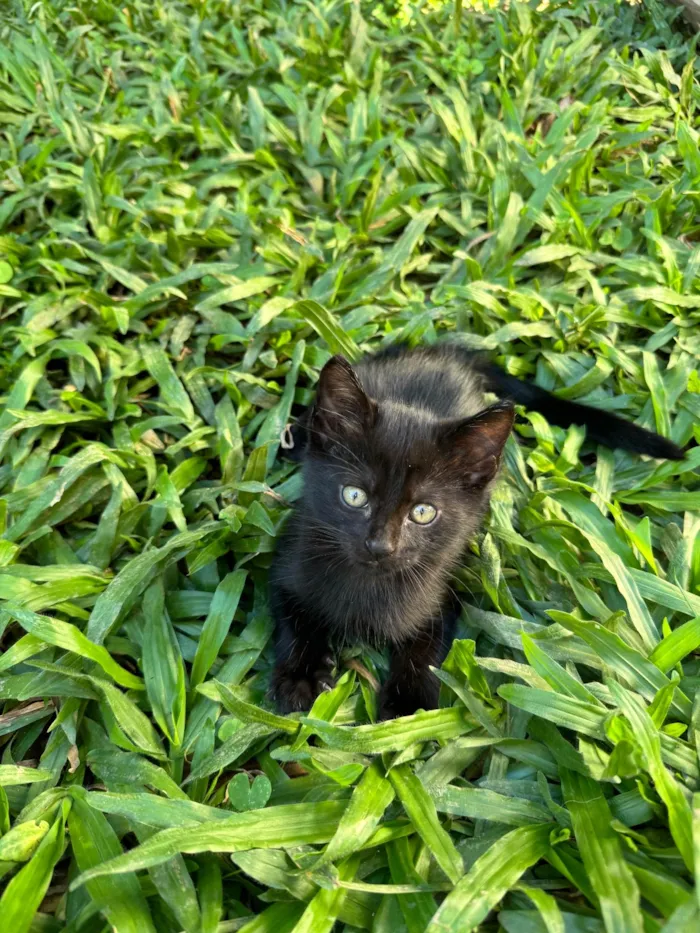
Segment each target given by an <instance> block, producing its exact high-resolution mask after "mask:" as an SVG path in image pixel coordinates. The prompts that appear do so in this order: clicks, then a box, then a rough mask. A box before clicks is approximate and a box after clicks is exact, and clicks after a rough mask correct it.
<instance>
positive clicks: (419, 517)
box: [411, 502, 437, 525]
mask: <svg viewBox="0 0 700 933" xmlns="http://www.w3.org/2000/svg"><path fill="white" fill-rule="evenodd" d="M436 515H437V509H436V508H435V506H434V505H428V503H427V502H419V503H418V505H414V506H413V508H412V509H411V520H412V521H414V522H415V523H416V524H417V525H429V524H430V523H431V522H432V521H434V520H435V516H436Z"/></svg>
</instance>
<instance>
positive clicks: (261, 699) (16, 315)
mask: <svg viewBox="0 0 700 933" xmlns="http://www.w3.org/2000/svg"><path fill="white" fill-rule="evenodd" d="M537 6H538V4H537V3H536V2H533V3H530V4H516V3H512V4H511V5H510V7H509V9H507V10H501V11H498V10H491V11H490V12H488V13H484V14H478V13H475V12H473V11H472V10H470V9H468V5H467V4H465V9H464V10H463V11H462V14H461V22H460V23H459V24H458V21H457V20H458V18H457V16H456V15H455V9H454V7H453V5H452V4H445V5H442V4H440V3H431V4H428V5H426V6H425V8H424V13H423V14H421V13H417V12H415V13H413V14H412V13H411V9H410V7H409V6H408V5H405V4H402V5H401V8H400V10H398V11H397V9H395V8H394V9H392V8H390V7H389V6H386V7H380V5H379V4H378V3H370V4H351V3H347V4H343V3H340V2H335V3H332V2H330V3H319V4H316V5H314V4H313V3H292V2H288V3H284V2H272V0H269V2H264V0H258V2H256V3H247V2H242V3H233V2H223V0H201V2H184V0H167V2H166V0H161V2H158V0H156V2H148V3H146V2H142V0H138V2H126V3H115V4H112V3H110V2H109V0H96V2H88V0H76V2H70V3H69V2H62V0H53V2H51V0H47V2H45V3H40V4H35V3H31V2H29V0H9V2H8V3H6V4H5V6H4V7H3V12H2V14H0V16H1V17H2V20H1V25H0V125H1V126H0V128H1V130H2V133H1V135H0V168H1V169H2V172H1V177H0V190H1V191H2V200H1V202H0V283H2V284H0V352H1V354H2V366H1V371H0V392H1V393H2V402H3V403H4V408H3V411H2V414H1V415H0V448H1V451H2V461H1V465H0V484H1V493H2V498H1V499H0V507H1V508H0V516H1V520H2V530H3V534H2V538H1V539H0V564H1V567H0V599H2V611H1V612H0V635H1V637H2V648H3V651H4V653H3V654H2V655H0V672H1V676H0V701H1V704H2V705H1V706H0V753H1V755H2V760H1V764H0V877H1V878H2V882H1V884H0V887H2V889H3V893H2V894H1V896H0V927H1V928H2V930H3V931H7V933H25V931H28V930H31V931H37V933H39V931H40V933H53V931H58V930H66V931H70V933H79V931H80V933H103V931H106V930H115V931H117V933H149V931H157V933H179V931H183V930H184V931H186V933H215V931H218V933H225V931H233V930H244V931H246V933H267V931H270V933H285V931H292V930H293V931H295V933H303V931H306V933H324V931H330V930H331V928H333V926H334V924H335V923H337V929H338V930H344V931H346V933H356V931H359V930H371V931H375V933H401V931H408V933H424V931H428V933H447V931H452V933H458V931H459V933H461V931H466V930H469V929H471V928H478V929H480V930H484V931H487V930H489V931H505V933H563V931H566V933H599V931H608V933H641V931H642V930H644V931H647V933H655V931H661V930H663V931H665V933H681V931H691V930H694V929H698V928H700V912H699V909H698V900H697V895H696V893H694V884H693V879H694V878H697V876H698V874H699V873H700V797H695V798H693V793H694V792H695V791H696V790H697V789H698V786H699V782H700V769H699V761H698V743H699V741H700V701H697V697H698V696H700V693H699V692H698V686H699V685H700V669H699V666H698V659H697V655H696V652H697V650H698V648H699V647H700V595H698V584H699V583H700V543H699V540H698V530H699V529H700V517H699V513H700V483H699V482H698V475H697V468H698V466H699V465H700V448H699V447H697V446H693V434H694V432H695V439H696V440H697V439H698V433H697V432H698V429H697V427H695V425H696V423H697V422H698V420H699V419H700V377H699V376H698V368H699V367H698V357H699V356H700V332H699V331H698V317H699V314H700V289H699V288H698V285H699V283H700V247H698V246H696V241H697V240H698V236H699V234H700V222H699V221H698V216H699V215H700V156H699V155H698V128H700V121H699V120H698V115H697V108H698V104H699V103H700V88H699V86H698V83H697V80H696V65H695V59H694V51H693V49H694V40H693V41H691V40H690V38H689V36H687V35H686V34H685V33H684V31H683V27H682V26H681V25H679V24H678V23H671V22H670V20H672V19H674V18H677V11H676V10H673V12H672V13H669V12H668V11H667V10H666V9H665V8H664V7H663V6H662V5H660V4H658V3H652V2H649V3H647V4H645V5H644V7H630V6H627V5H618V4H617V3H614V2H603V0H600V2H582V0H575V2H572V3H557V2H555V3H550V4H548V5H547V6H546V8H545V9H542V10H541V11H538V10H537ZM543 6H544V5H543ZM454 333H458V334H464V335H469V338H470V340H471V341H472V343H473V344H474V345H477V346H481V347H484V348H486V349H489V350H491V351H493V353H494V355H495V356H496V357H498V359H499V360H500V361H501V362H502V363H503V364H504V365H505V366H507V368H508V369H509V370H510V371H511V372H513V373H515V374H518V375H522V376H529V377H533V378H537V380H538V382H539V383H540V384H541V385H543V386H545V387H547V388H551V389H554V390H556V391H558V392H559V393H560V394H561V395H562V396H564V397H566V398H571V399H577V400H582V401H588V402H590V403H591V404H593V405H596V406H599V407H601V408H606V409H610V410H615V411H618V412H620V413H621V414H623V415H625V416H626V417H628V418H631V419H634V420H637V421H638V422H639V423H641V424H644V425H646V426H647V427H652V428H656V429H657V430H659V431H661V432H662V433H664V434H669V435H670V436H672V437H673V438H674V439H675V440H676V441H677V442H678V443H681V444H684V445H685V444H690V447H689V454H688V457H687V460H686V461H685V462H684V463H681V464H662V463H656V462H651V461H643V460H640V459H635V458H634V457H631V456H626V455H622V454H612V453H610V452H608V451H604V450H602V449H600V450H597V451H596V450H594V449H593V448H592V447H591V446H590V445H589V444H587V443H586V442H585V439H584V437H583V433H582V432H581V431H580V430H578V429H577V428H572V429H571V430H569V431H568V432H566V431H563V430H560V429H557V428H551V427H549V426H548V425H547V424H546V422H545V421H544V420H543V419H542V418H540V417H537V416H535V415H532V414H528V413H527V412H523V413H522V415H521V417H520V418H519V421H518V426H517V432H516V436H515V437H514V438H513V439H512V440H511V441H510V442H509V447H508V453H507V468H506V470H505V473H504V477H503V480H502V482H501V485H500V487H499V490H498V493H497V495H496V497H495V499H494V503H493V507H492V510H491V514H490V517H489V519H488V521H487V524H486V527H485V529H484V532H483V534H482V535H481V536H480V538H479V540H478V541H476V542H475V544H474V547H473V553H472V554H470V555H469V556H468V558H467V559H466V560H465V563H464V568H463V570H462V571H461V572H460V573H459V575H458V579H457V581H456V583H455V586H456V587H457V588H458V589H459V591H460V592H461V593H462V596H463V602H464V607H465V608H464V615H463V619H462V627H461V631H460V640H459V641H457V642H456V644H455V647H454V649H453V651H452V653H451V655H450V657H449V659H448V661H447V662H446V664H445V666H444V670H443V673H442V677H443V682H444V686H443V688H442V689H443V696H442V707H443V708H442V709H441V710H438V711H431V712H427V713H426V712H423V713H418V714H416V715H415V716H413V717H409V718H407V719H404V720H400V721H396V722H393V723H385V724H381V725H373V724H372V720H373V717H374V713H375V709H376V694H375V691H374V685H375V683H376V678H377V677H379V678H381V676H382V674H383V672H384V664H385V662H384V659H383V657H382V656H381V655H379V654H376V653H372V652H363V651H361V650H360V649H357V650H356V651H355V652H354V653H348V654H346V655H345V656H344V657H343V659H342V661H341V664H340V672H339V673H340V675H341V676H340V679H339V681H338V686H337V688H336V689H335V690H334V691H333V692H331V693H329V694H327V695H324V696H322V697H321V698H319V700H318V701H317V703H316V704H315V706H314V708H313V710H312V711H311V713H310V714H309V716H308V717H301V718H300V717H286V718H284V717H280V716H278V715H277V714H275V713H274V712H273V711H272V709H271V707H270V705H269V703H268V702H267V700H266V691H267V687H268V682H269V674H270V668H271V664H272V652H271V640H270V636H271V620H270V617H269V613H268V610H267V604H266V596H265V593H266V577H267V567H268V565H269V560H270V553H271V552H272V550H273V548H274V545H275V535H276V532H277V530H278V529H279V527H280V524H281V522H282V521H283V520H284V517H285V514H286V513H287V510H288V507H289V503H290V502H292V501H293V500H294V498H295V496H296V495H297V494H298V489H299V481H298V476H297V474H296V472H295V470H294V468H292V467H291V465H289V464H285V463H284V462H283V461H281V460H279V459H278V458H277V452H278V437H279V432H280V430H281V429H282V427H283V426H284V424H285V423H286V422H287V420H288V418H289V416H290V412H292V411H295V410H297V408H298V407H299V406H301V405H303V404H304V403H306V402H308V400H309V398H310V397H311V393H312V389H313V385H314V381H315V379H316V377H317V374H318V371H319V368H320V367H321V366H322V364H323V363H324V361H325V360H326V359H327V358H328V356H329V353H330V352H332V351H336V350H338V349H340V350H342V351H343V352H345V353H346V354H347V355H349V356H351V357H353V356H355V355H357V354H359V353H361V352H363V351H365V350H368V349H371V348H374V347H377V346H379V345H381V344H383V343H385V342H386V341H394V340H399V339H401V340H409V341H411V342H412V343H420V342H430V341H433V340H435V339H437V338H439V337H440V336H442V335H447V334H454Z"/></svg>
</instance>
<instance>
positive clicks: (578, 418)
mask: <svg viewBox="0 0 700 933" xmlns="http://www.w3.org/2000/svg"><path fill="white" fill-rule="evenodd" d="M487 391H492V392H495V393H496V394H497V395H501V396H507V397H509V398H510V399H512V400H514V401H516V402H521V403H523V404H525V405H527V406H528V407H530V408H532V409H534V410H536V411H540V412H542V414H544V415H545V416H546V417H547V418H549V420H550V421H551V422H553V423H554V424H557V425H561V426H568V425H569V424H571V423H579V424H583V425H585V426H586V429H587V431H588V434H589V436H590V437H592V438H593V439H594V440H596V441H598V442H600V443H602V444H606V445H607V446H609V447H618V448H624V449H626V450H632V451H635V452H636V453H644V454H648V455H650V456H653V457H660V458H670V459H677V458H681V457H682V456H683V453H682V451H681V450H680V449H679V448H678V447H677V446H676V445H675V444H673V443H672V442H671V441H669V440H667V439H666V438H663V437H660V436H659V435H657V434H653V433H651V432H650V431H645V430H644V429H643V428H640V427H637V426H636V425H633V424H630V423H629V422H627V421H623V420H622V419H621V418H618V417H616V416H615V415H611V414H607V413H606V412H602V411H598V410H596V409H593V408H588V407H587V406H585V405H578V404H575V403H572V402H567V401H563V400H561V399H557V398H555V397H554V396H552V395H550V394H549V393H548V392H545V391H544V390H542V389H539V388H538V387H536V386H533V385H530V384H527V383H523V382H520V380H518V379H515V378H513V377H511V376H508V375H507V374H506V373H504V372H503V371H502V370H499V369H498V368H497V367H495V366H493V365H492V364H490V363H488V362H487V361H484V360H483V359H482V358H481V357H479V356H478V355H476V354H473V353H471V352H470V351H467V350H465V349H463V348H462V347H458V346H455V345H451V344H447V345H439V346H434V347H427V348H424V349H419V350H413V351H410V350H407V349H404V348H391V349H390V350H386V351H383V352H380V353H379V354H377V355H376V356H372V357H368V358H366V359H364V360H362V361H361V362H360V363H358V364H356V365H355V366H351V365H350V364H349V363H348V362H347V360H345V359H344V358H343V357H342V356H335V357H333V358H332V359H331V360H329V362H328V363H327V364H326V366H325V367H324V368H323V371H322V372H321V376H320V379H319V383H318V390H317V395H316V401H315V403H314V405H313V406H312V407H311V408H310V409H309V410H308V412H307V413H306V414H305V416H304V418H303V419H302V422H301V423H300V425H299V426H298V427H297V430H296V431H295V439H294V440H295V448H296V452H297V453H299V454H301V455H302V457H303V462H304V466H303V470H304V474H303V475H304V493H303V498H302V500H301V502H300V504H299V506H298V507H297V508H296V509H295V511H294V513H293V515H292V517H291V519H290V521H289V524H288V525H287V528H286V530H285V533H284V535H283V536H282V539H281V540H280V543H279V547H278V550H277V554H276V557H275V560H274V563H273V567H272V571H271V603H272V610H273V614H274V617H275V621H276V626H277V636H276V637H277V665H276V668H275V673H274V682H273V689H274V693H275V697H276V700H277V702H278V704H279V706H280V707H281V708H282V709H283V710H285V711H293V710H302V709H308V708H309V707H310V706H311V704H312V702H313V700H314V698H315V697H316V696H317V695H318V693H319V692H320V691H321V690H323V689H324V688H326V687H327V686H330V685H331V684H332V677H331V670H332V666H333V659H332V655H331V645H332V644H333V643H335V644H337V643H338V642H340V641H345V642H357V641H362V640H364V641H370V642H373V643H378V644H385V643H388V644H389V645H390V646H391V648H392V662H391V674H390V676H389V680H388V682H387V683H386V684H385V686H384V688H383V691H382V697H381V715H382V717H384V718H388V717H392V716H396V715H406V714H409V713H413V712H415V710H416V709H418V708H421V707H422V708H432V707H434V706H435V705H436V704H437V696H438V686H439V685H438V681H437V679H436V678H435V676H434V675H433V674H432V673H431V671H430V666H431V665H434V666H438V665H439V664H440V663H441V662H442V660H443V659H444V656H445V654H446V651H447V650H448V648H449V645H450V642H451V640H452V632H453V628H454V623H455V621H456V619H457V616H458V614H459V610H460V607H459V604H458V602H457V600H456V598H455V597H454V595H453V594H452V593H451V590H450V588H449V585H448V584H449V578H450V574H451V572H452V571H453V569H454V568H455V566H456V565H457V563H458V561H459V559H460V556H461V555H462V553H463V550H464V548H465V545H466V544H467V542H468V541H469V539H470V538H471V537H472V536H473V535H474V533H475V532H476V531H477V529H478V527H479V525H480V523H481V520H482V518H483V515H484V512H485V511H486V508H487V506H488V502H489V497H490V493H491V487H492V485H493V480H494V478H495V476H496V473H497V472H498V467H499V464H500V460H501V454H502V452H503V447H504V444H505V442H506V440H507V438H508V435H509V434H510V431H511V427H512V425H513V406H512V403H511V402H510V401H504V402H498V403H497V404H495V405H490V406H487V405H486V403H485V401H484V393H485V392H487Z"/></svg>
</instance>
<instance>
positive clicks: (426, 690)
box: [379, 599, 461, 719]
mask: <svg viewBox="0 0 700 933" xmlns="http://www.w3.org/2000/svg"><path fill="white" fill-rule="evenodd" d="M460 608H461V607H460V605H459V602H458V601H457V600H456V599H451V600H450V602H449V603H448V605H447V606H446V607H445V609H444V610H443V612H442V614H441V615H440V616H438V617H437V618H434V619H430V620H428V621H427V622H426V625H425V628H424V629H423V630H422V631H420V632H419V633H418V634H417V635H415V636H413V637H412V638H410V639H408V640H406V641H403V642H401V643H400V644H397V645H396V646H395V647H394V648H393V650H392V656H391V670H390V672H389V679H388V680H387V682H386V683H385V684H384V686H383V688H382V692H381V696H380V700H379V716H380V719H394V718H395V717H396V716H410V715H411V714H412V713H415V711H416V710H417V709H435V708H436V707H437V705H438V694H439V692H440V681H439V680H438V679H437V677H436V676H435V674H433V672H432V671H431V670H430V668H431V667H440V665H441V664H442V662H443V661H444V660H445V656H446V655H447V652H448V651H449V649H450V645H451V643H452V638H453V636H454V627H455V623H456V621H457V618H458V616H459V613H460Z"/></svg>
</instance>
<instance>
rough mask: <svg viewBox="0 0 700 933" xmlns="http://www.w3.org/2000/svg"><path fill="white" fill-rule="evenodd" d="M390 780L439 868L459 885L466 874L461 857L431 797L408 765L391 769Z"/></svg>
mask: <svg viewBox="0 0 700 933" xmlns="http://www.w3.org/2000/svg"><path fill="white" fill-rule="evenodd" d="M389 780H390V781H391V783H392V784H393V786H394V790H395V791H396V796H397V797H398V799H399V800H400V801H401V804H402V805H403V808H404V810H405V811H406V814H407V816H408V818H409V819H410V821H411V822H412V823H413V825H414V826H415V828H416V832H417V833H418V835H419V836H420V837H421V839H422V840H423V842H424V843H425V844H426V846H427V847H428V848H429V849H430V851H431V853H432V854H433V857H434V858H435V861H436V862H437V863H438V865H439V866H440V868H441V869H442V870H443V871H444V873H445V874H446V875H447V877H448V878H449V879H450V881H451V882H452V883H453V884H456V883H457V882H458V881H459V879H460V878H461V877H462V875H463V873H464V865H463V863H462V857H461V855H460V854H459V852H458V851H457V850H456V849H455V846H454V843H453V842H452V839H451V838H450V834H449V833H448V832H447V831H446V830H445V829H444V828H443V827H442V825H441V824H440V820H439V819H438V815H437V811H436V809H435V803H434V802H433V800H432V798H431V797H430V794H428V792H427V791H426V789H425V788H424V787H423V785H422V784H421V782H420V779H419V778H418V777H416V775H415V774H414V773H413V771H412V770H411V768H410V766H409V765H407V764H404V765H398V766H397V767H395V768H392V769H391V771H390V772H389Z"/></svg>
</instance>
